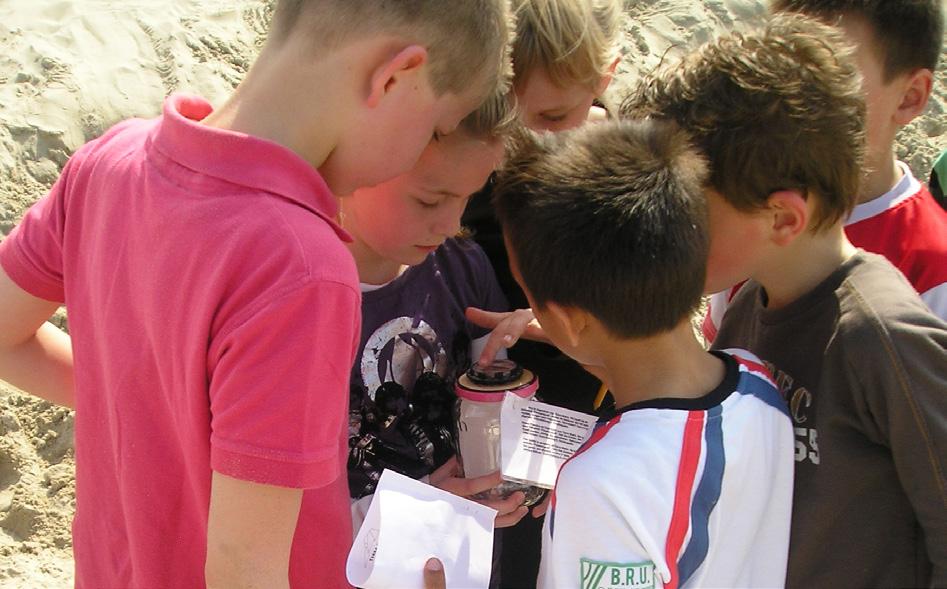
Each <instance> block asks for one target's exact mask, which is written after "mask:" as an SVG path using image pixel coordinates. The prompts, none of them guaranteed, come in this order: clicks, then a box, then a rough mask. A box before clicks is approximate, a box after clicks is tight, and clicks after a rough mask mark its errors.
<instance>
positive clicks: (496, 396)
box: [454, 378, 539, 403]
mask: <svg viewBox="0 0 947 589" xmlns="http://www.w3.org/2000/svg"><path fill="white" fill-rule="evenodd" d="M538 389H539V379H537V378H533V380H531V381H529V382H528V383H526V384H525V385H521V386H519V387H517V388H515V389H503V390H500V391H474V390H471V389H468V388H467V387H464V386H461V384H460V383H459V382H458V383H457V385H456V386H455V387H454V391H455V392H456V393H457V396H458V397H461V398H464V399H469V400H471V401H478V402H480V403H502V402H503V397H504V396H506V394H507V393H513V394H514V395H516V396H517V397H522V398H523V399H526V398H529V397H532V396H533V395H535V394H536V391H537V390H538Z"/></svg>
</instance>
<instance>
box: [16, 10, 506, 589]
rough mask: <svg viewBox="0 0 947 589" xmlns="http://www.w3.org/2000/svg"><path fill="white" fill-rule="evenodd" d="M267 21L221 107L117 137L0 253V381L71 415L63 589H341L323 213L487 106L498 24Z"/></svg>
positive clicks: (489, 17)
mask: <svg viewBox="0 0 947 589" xmlns="http://www.w3.org/2000/svg"><path fill="white" fill-rule="evenodd" d="M274 18H275V24H274V28H273V32H272V35H271V37H270V39H269V40H268V41H267V43H266V45H265V46H264V47H263V49H262V51H261V53H260V55H259V57H258V59H257V61H256V62H255V64H254V65H253V67H252V68H251V70H250V71H249V73H248V74H247V77H246V79H245V80H244V82H243V83H242V84H241V85H240V86H239V88H238V89H237V90H236V92H235V93H234V95H233V97H232V98H231V99H230V100H229V101H228V102H227V103H226V104H224V105H223V106H222V107H221V108H220V109H218V110H214V109H213V108H212V107H211V105H210V104H208V103H207V102H205V101H203V100H202V99H200V98H197V97H192V96H184V95H180V94H175V95H173V96H171V97H170V98H169V99H168V100H167V102H166V103H165V107H164V112H163V115H162V116H161V117H159V118H158V119H155V120H151V121H144V120H132V121H126V122H124V123H121V124H119V125H117V126H115V127H114V128H112V129H111V130H110V131H108V132H107V133H106V134H105V135H104V136H103V137H101V138H99V139H97V140H95V141H93V142H91V143H89V144H87V145H85V146H84V147H82V148H81V149H80V150H78V151H77V153H76V154H75V155H74V156H73V157H72V159H71V160H70V161H69V163H68V164H67V166H66V168H65V169H64V170H63V173H62V175H61V177H60V179H59V181H58V182H57V183H56V185H55V186H54V187H53V189H52V191H51V192H50V193H49V195H48V196H47V197H46V198H44V199H42V200H41V201H40V202H38V203H37V204H36V205H35V206H34V207H33V208H32V209H30V211H29V212H28V213H27V214H26V216H25V218H24V219H23V222H22V223H21V224H20V225H19V227H17V228H16V229H14V231H13V232H12V233H11V234H10V235H9V237H7V238H6V239H5V240H4V241H3V243H2V244H0V265H2V271H0V309H3V313H2V314H0V377H2V378H4V379H5V380H7V381H9V382H11V383H12V384H14V385H16V386H18V387H20V388H22V389H24V390H26V391H29V392H32V393H34V394H37V395H40V396H42V397H44V398H46V399H48V400H51V401H54V402H58V403H62V404H66V405H71V406H75V407H76V466H77V476H76V518H75V523H74V526H73V537H74V544H73V545H74V550H75V560H76V584H77V586H84V587H203V586H205V584H206V585H208V586H212V587H247V586H255V587H288V586H289V585H290V584H292V585H293V586H295V587H315V586H318V587H347V586H348V584H347V582H346V580H345V574H344V569H345V559H346V556H347V553H348V546H349V545H350V542H351V538H352V532H351V520H350V514H349V502H348V493H347V485H346V477H345V464H346V451H347V447H346V413H347V411H346V407H347V403H348V377H349V371H350V368H351V363H352V359H353V356H354V352H355V347H356V345H357V344H358V338H359V312H358V311H359V302H360V301H359V299H360V297H359V292H358V277H357V274H356V269H355V265H354V264H353V262H352V259H351V256H350V255H349V253H348V251H347V250H346V248H345V246H344V244H343V243H342V240H345V239H348V236H347V235H346V234H345V232H344V231H343V230H342V229H340V228H339V227H338V225H337V224H336V223H335V221H334V219H335V218H336V215H337V211H338V203H337V200H336V198H335V197H334V196H333V193H335V194H338V195H344V194H348V193H350V192H352V191H353V190H354V189H355V188H358V187H360V186H363V185H373V184H377V183H378V182H381V181H383V180H385V179H388V178H391V177H393V176H395V175H397V174H399V173H401V172H404V171H406V170H407V169H409V168H411V167H412V166H413V165H414V163H415V161H416V160H417V159H418V157H419V155H420V153H421V151H422V150H423V149H424V148H425V147H426V146H427V144H428V143H429V142H430V140H431V137H432V135H433V134H435V133H448V132H450V131H451V130H453V129H454V128H455V127H456V126H457V125H458V124H459V123H460V121H461V120H462V119H463V118H464V117H465V116H466V115H467V114H468V113H470V112H471V111H473V110H474V109H475V108H476V107H477V105H478V104H479V103H481V102H482V101H483V100H484V99H485V98H486V97H487V96H490V95H492V94H494V93H496V92H498V91H501V90H502V88H498V86H501V87H502V86H503V85H504V84H505V83H506V82H507V80H506V79H505V78H506V76H507V73H508V68H506V67H504V66H503V65H502V64H503V63H504V60H505V56H506V55H507V53H508V48H507V42H508V38H509V36H510V33H511V32H512V23H511V22H510V13H509V7H508V6H507V4H506V2H505V1H504V0H463V1H459V2H452V3H451V7H450V10H445V9H444V3H443V1H442V0H403V1H400V2H375V1H372V0H308V1H301V0H295V1H294V0H285V1H283V2H279V3H278V4H277V6H276V12H275V15H274ZM459 71H462V72H463V74H462V75H461V74H458V73H457V72H459ZM62 302H67V303H68V310H69V318H70V328H71V329H70V332H71V338H72V339H71V341H70V339H69V337H67V336H65V335H63V334H62V333H61V332H59V331H57V330H56V329H55V328H54V327H52V326H51V325H49V324H44V321H45V320H46V319H47V318H48V317H49V316H50V315H51V314H52V313H53V311H54V310H55V309H56V308H57V307H58V306H59V305H60V304H61V303H62ZM73 350H74V351H75V359H74V360H73ZM73 362H74V364H73Z"/></svg>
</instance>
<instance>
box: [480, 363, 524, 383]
mask: <svg viewBox="0 0 947 589" xmlns="http://www.w3.org/2000/svg"><path fill="white" fill-rule="evenodd" d="M522 375H523V367H522V366H520V365H519V364H517V363H516V362H514V361H512V360H494V361H493V362H491V363H490V364H487V365H485V366H484V365H481V364H480V363H474V365H473V366H471V367H470V368H469V369H468V370H467V377H468V378H469V379H470V381H471V382H473V383H476V384H479V385H499V384H506V383H508V382H512V381H514V380H516V379H518V378H519V377H520V376H522Z"/></svg>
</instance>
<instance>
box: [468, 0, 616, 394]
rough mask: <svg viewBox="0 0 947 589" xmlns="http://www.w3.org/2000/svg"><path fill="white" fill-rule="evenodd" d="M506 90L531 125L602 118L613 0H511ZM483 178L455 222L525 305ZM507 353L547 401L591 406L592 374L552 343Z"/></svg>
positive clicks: (611, 63) (552, 127) (549, 126)
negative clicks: (509, 85)
mask: <svg viewBox="0 0 947 589" xmlns="http://www.w3.org/2000/svg"><path fill="white" fill-rule="evenodd" d="M513 10H514V14H515V15H516V36H515V38H514V40H513V50H512V56H513V74H514V75H513V92H514V95H515V97H516V103H517V107H518V109H519V111H520V119H521V120H522V121H523V122H524V124H525V125H526V126H527V127H528V128H530V129H533V130H535V131H562V130H566V129H572V128H574V127H577V126H579V125H582V124H583V123H585V122H586V121H589V120H602V119H604V118H605V117H606V113H605V111H604V109H602V108H601V107H599V106H596V105H594V104H593V103H594V102H595V99H596V98H597V97H599V96H601V95H602V93H603V92H604V91H605V89H606V88H607V87H608V84H609V82H611V79H612V75H613V74H614V72H615V68H616V67H617V66H618V61H619V55H618V39H619V36H620V34H621V19H622V6H621V2H620V1H619V0H514V2H513ZM490 195H491V192H490V190H489V186H488V187H487V189H485V190H484V191H482V192H481V193H479V194H477V195H474V196H473V197H472V198H471V201H470V204H469V206H468V207H467V210H466V212H465V213H464V217H463V224H464V226H465V227H467V228H469V229H470V230H471V231H472V232H473V237H474V239H475V240H476V241H477V243H478V244H479V245H480V246H481V247H482V248H483V249H484V251H486V252H487V256H488V257H489V258H490V261H491V263H492V264H493V267H494V269H495V270H496V273H497V277H498V278H499V281H500V286H501V287H502V288H503V292H504V293H505V294H506V295H507V298H509V300H510V303H511V304H512V305H513V307H523V306H525V302H526V301H525V298H524V297H523V293H522V291H521V290H520V289H519V287H518V286H517V285H516V283H515V281H514V280H513V277H512V276H511V275H510V272H509V264H508V261H507V254H506V248H505V246H504V243H503V236H502V233H501V231H500V226H499V224H498V222H497V219H496V215H495V213H494V211H493V209H492V206H491V204H490ZM510 357H511V358H513V359H514V360H517V361H518V362H521V363H523V364H525V365H527V366H529V367H530V368H531V369H532V370H534V371H535V372H536V373H537V374H538V375H539V378H540V381H543V382H545V384H543V385H541V386H542V388H543V391H542V395H543V396H544V398H545V399H546V400H547V401H551V402H554V403H557V404H560V405H565V406H569V407H572V408H573V409H578V410H583V411H591V410H592V400H593V398H594V397H595V393H596V391H597V390H598V387H599V383H598V381H597V380H596V379H595V378H594V377H592V376H591V375H589V374H588V373H586V372H585V371H583V370H582V369H581V368H580V367H578V366H577V365H576V364H575V363H574V362H572V361H571V360H569V359H568V358H566V357H564V356H562V354H559V353H558V352H555V351H554V350H553V349H552V348H549V347H548V346H545V345H543V344H537V343H534V342H521V343H520V344H519V345H518V346H517V347H516V348H515V349H513V350H511V352H510Z"/></svg>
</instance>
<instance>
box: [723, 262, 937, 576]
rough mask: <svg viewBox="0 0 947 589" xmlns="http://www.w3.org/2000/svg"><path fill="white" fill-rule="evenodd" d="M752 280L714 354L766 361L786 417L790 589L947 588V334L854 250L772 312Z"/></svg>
mask: <svg viewBox="0 0 947 589" xmlns="http://www.w3.org/2000/svg"><path fill="white" fill-rule="evenodd" d="M765 301H766V293H765V291H764V290H763V288H762V287H761V286H760V285H759V284H757V283H755V282H753V281H750V282H749V283H747V285H746V286H745V287H743V288H742V289H741V290H740V292H739V293H738V294H737V296H736V298H735V299H734V300H733V302H732V305H731V307H730V308H729V309H728V310H727V314H726V316H725V317H724V320H723V323H722V325H721V327H720V332H719V334H718V336H717V339H716V340H715V341H714V348H716V349H726V348H731V347H740V348H745V349H748V350H750V351H751V352H753V353H755V354H756V355H758V356H759V357H760V358H762V359H763V360H764V361H765V362H766V364H767V365H768V366H769V368H770V370H772V372H773V376H774V377H775V379H776V384H777V385H778V386H779V388H780V391H781V393H782V394H783V396H784V397H785V398H786V400H787V402H788V403H789V405H790V412H791V414H792V417H793V422H794V428H795V434H796V449H795V458H796V482H795V492H794V497H793V519H792V532H791V533H792V536H791V539H790V548H789V573H788V580H787V586H789V587H806V588H811V587H925V586H930V585H933V586H937V587H941V586H944V587H947V324H945V323H944V322H943V321H941V320H940V319H938V318H937V317H936V316H934V315H933V314H931V313H930V311H928V309H927V308H926V307H925V305H924V303H923V302H922V301H921V300H920V298H919V297H918V296H917V293H915V291H914V289H913V288H912V287H911V285H910V284H909V283H908V282H907V280H906V279H905V278H904V277H903V276H902V275H901V273H900V272H899V271H898V270H897V269H896V268H895V267H894V266H892V265H891V264H890V263H889V262H888V261H887V260H885V259H884V258H882V257H881V256H877V255H874V254H870V253H866V252H862V251H859V253H858V254H856V255H855V256H853V257H852V258H851V259H849V260H848V261H846V262H845V263H844V264H843V265H842V266H841V267H839V268H838V270H836V271H835V272H834V273H833V274H832V275H831V276H829V277H828V278H827V279H826V280H825V281H823V282H822V283H821V284H820V285H819V286H817V287H816V288H815V289H813V290H812V291H811V292H809V293H808V294H806V295H804V296H802V297H800V298H799V299H798V300H796V301H794V302H793V303H791V304H790V305H788V306H786V307H783V308H780V309H767V308H766V306H765Z"/></svg>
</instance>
